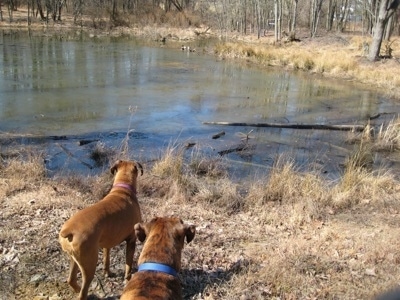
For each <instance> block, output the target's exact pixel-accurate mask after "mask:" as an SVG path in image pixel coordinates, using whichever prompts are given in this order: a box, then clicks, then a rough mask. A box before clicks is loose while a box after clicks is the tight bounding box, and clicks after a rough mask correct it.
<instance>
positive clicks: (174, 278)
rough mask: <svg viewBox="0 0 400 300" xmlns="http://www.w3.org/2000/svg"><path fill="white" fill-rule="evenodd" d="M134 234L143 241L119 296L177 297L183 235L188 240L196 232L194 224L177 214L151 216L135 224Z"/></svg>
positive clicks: (141, 299) (128, 299) (135, 299)
mask: <svg viewBox="0 0 400 300" xmlns="http://www.w3.org/2000/svg"><path fill="white" fill-rule="evenodd" d="M135 233H136V237H137V238H138V240H139V241H141V242H142V243H143V242H144V245H143V249H142V252H141V254H140V256H139V260H138V271H137V272H136V273H135V274H134V275H133V276H132V278H131V280H130V281H129V282H128V284H127V285H126V287H125V289H124V291H123V293H122V295H121V298H120V299H121V300H149V299H151V300H180V299H182V287H181V283H180V280H179V278H178V272H179V271H180V269H181V255H182V249H183V246H184V241H185V238H186V241H187V243H190V242H191V241H192V240H193V238H194V236H195V233H196V227H195V226H194V225H187V224H184V223H183V221H182V220H181V219H180V218H176V217H170V218H160V217H158V218H154V219H152V220H151V221H150V222H148V223H138V224H136V225H135Z"/></svg>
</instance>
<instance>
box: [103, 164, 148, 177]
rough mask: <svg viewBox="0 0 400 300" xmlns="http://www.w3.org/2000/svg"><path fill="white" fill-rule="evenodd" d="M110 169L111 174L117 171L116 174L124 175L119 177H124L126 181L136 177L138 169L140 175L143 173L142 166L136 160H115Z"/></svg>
mask: <svg viewBox="0 0 400 300" xmlns="http://www.w3.org/2000/svg"><path fill="white" fill-rule="evenodd" d="M110 171H111V174H113V175H115V174H117V173H118V174H117V175H118V176H120V177H126V178H121V179H125V180H127V181H132V180H133V179H136V178H137V176H138V174H139V171H140V175H143V167H142V165H141V164H140V163H138V162H137V161H125V160H117V161H116V162H115V164H114V165H113V166H112V167H111V169H110Z"/></svg>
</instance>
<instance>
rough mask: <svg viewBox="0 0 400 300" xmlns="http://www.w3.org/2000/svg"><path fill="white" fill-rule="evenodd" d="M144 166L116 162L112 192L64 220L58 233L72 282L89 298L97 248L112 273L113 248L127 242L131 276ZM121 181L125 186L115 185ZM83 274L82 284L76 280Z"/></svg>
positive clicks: (127, 275)
mask: <svg viewBox="0 0 400 300" xmlns="http://www.w3.org/2000/svg"><path fill="white" fill-rule="evenodd" d="M139 170H140V171H141V174H143V168H142V166H141V164H140V163H138V162H133V161H121V160H119V161H117V162H116V163H115V164H114V166H113V167H112V168H111V173H112V174H115V178H114V186H113V188H112V189H111V191H110V193H109V194H108V195H107V196H105V197H104V198H103V199H102V200H101V201H99V202H97V203H96V204H94V205H91V206H89V207H87V208H84V209H82V210H81V211H78V212H77V213H76V214H75V215H73V216H72V217H71V218H70V219H69V220H68V221H66V222H65V223H64V225H63V226H62V228H61V231H60V234H59V241H60V244H61V247H62V249H63V250H64V251H65V252H67V253H68V255H69V257H70V273H69V277H68V283H69V285H70V286H71V287H72V288H73V289H74V290H75V292H77V293H78V292H79V299H87V294H88V290H89V285H90V283H91V282H92V280H93V277H94V274H95V271H96V265H97V260H98V250H99V248H103V251H104V254H103V255H104V257H103V260H104V273H105V274H106V275H107V276H108V275H110V248H112V247H114V246H116V245H118V244H120V243H121V242H123V241H126V266H125V279H127V280H129V279H130V277H131V270H132V264H133V255H134V252H135V246H136V235H135V230H134V226H135V224H136V223H139V222H141V221H142V217H141V212H140V207H139V203H138V200H137V198H136V188H137V176H138V173H139ZM115 184H122V186H115ZM79 269H80V271H81V273H82V287H80V286H79V284H78V282H77V273H78V271H79Z"/></svg>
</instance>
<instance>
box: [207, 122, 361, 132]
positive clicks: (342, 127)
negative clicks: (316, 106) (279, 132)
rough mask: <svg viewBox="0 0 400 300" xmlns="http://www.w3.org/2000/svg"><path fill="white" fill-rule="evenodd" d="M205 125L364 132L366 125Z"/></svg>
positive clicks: (229, 123)
mask: <svg viewBox="0 0 400 300" xmlns="http://www.w3.org/2000/svg"><path fill="white" fill-rule="evenodd" d="M203 124H205V125H225V126H250V127H273V128H291V129H320V130H343V131H351V130H354V131H363V130H364V128H365V126H364V125H325V124H287V123H235V122H233V123H232V122H203Z"/></svg>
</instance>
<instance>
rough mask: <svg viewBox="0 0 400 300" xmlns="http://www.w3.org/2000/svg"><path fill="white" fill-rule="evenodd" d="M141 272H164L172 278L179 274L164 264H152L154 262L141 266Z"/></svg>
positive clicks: (139, 269)
mask: <svg viewBox="0 0 400 300" xmlns="http://www.w3.org/2000/svg"><path fill="white" fill-rule="evenodd" d="M140 271H155V272H162V273H167V274H169V275H172V276H175V277H176V276H177V275H178V272H176V270H175V269H174V268H172V267H170V266H167V265H164V264H159V263H152V262H147V263H143V264H141V265H139V268H138V272H140Z"/></svg>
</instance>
